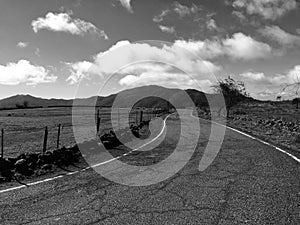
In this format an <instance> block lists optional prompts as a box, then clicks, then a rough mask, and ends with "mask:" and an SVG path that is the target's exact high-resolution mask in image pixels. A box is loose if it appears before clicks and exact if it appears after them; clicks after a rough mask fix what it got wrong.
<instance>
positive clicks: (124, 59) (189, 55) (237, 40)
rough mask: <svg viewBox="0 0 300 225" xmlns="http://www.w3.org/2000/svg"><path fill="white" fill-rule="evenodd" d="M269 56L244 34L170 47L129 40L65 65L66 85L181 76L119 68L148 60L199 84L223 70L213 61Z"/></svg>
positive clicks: (262, 45) (265, 47)
mask: <svg viewBox="0 0 300 225" xmlns="http://www.w3.org/2000/svg"><path fill="white" fill-rule="evenodd" d="M270 52H271V48H270V47H269V45H267V44H265V43H261V42H258V41H256V40H254V39H252V38H251V37H250V36H246V35H244V34H242V33H236V34H234V35H233V36H232V37H227V38H225V39H218V38H214V39H212V40H208V39H207V40H204V41H201V40H199V41H194V40H189V41H185V40H176V41H175V42H174V43H173V44H170V45H167V44H162V45H153V44H149V43H131V42H130V41H128V40H122V41H119V42H117V43H116V44H114V45H113V46H111V47H110V48H109V49H108V50H107V51H104V52H100V53H98V54H97V55H95V56H94V57H93V60H92V61H80V62H74V63H67V64H66V65H67V67H68V69H69V70H70V76H69V77H68V79H67V81H68V82H69V83H71V84H74V83H78V82H80V81H81V80H82V79H84V78H90V77H91V75H95V74H98V75H99V76H101V77H103V78H105V77H108V76H109V75H111V74H114V73H122V74H126V75H130V76H129V78H126V79H129V80H134V79H137V78H138V80H140V78H139V77H140V76H141V74H144V75H143V76H141V77H142V78H145V76H146V75H149V77H152V78H153V77H155V76H156V75H158V74H161V75H166V77H167V78H168V79H169V78H170V76H172V75H170V76H169V74H177V75H178V72H174V71H170V70H169V69H167V70H165V69H164V70H160V71H157V70H155V71H154V66H153V64H152V65H151V66H149V67H148V69H147V70H145V67H143V68H144V69H143V70H135V71H126V70H122V71H121V70H120V68H123V67H124V66H128V65H131V64H132V63H135V62H142V61H149V60H150V61H153V62H156V63H157V62H164V63H167V64H170V65H172V66H174V67H177V68H180V69H181V70H182V71H184V72H186V73H189V74H192V75H193V76H196V77H198V78H199V77H200V78H201V79H200V78H199V80H205V79H203V77H206V78H207V76H208V75H211V73H214V72H219V71H220V70H221V67H220V66H219V65H217V64H216V63H214V62H212V61H211V60H212V59H215V58H218V57H221V56H227V57H229V58H232V59H241V60H253V59H257V58H263V57H266V56H267V55H268V54H269V53H270ZM156 67H160V68H161V65H159V66H157V65H156ZM167 74H168V75H167ZM154 75H155V76H154ZM174 77H175V76H174ZM126 79H125V81H126ZM162 79H163V78H162ZM124 84H125V83H124Z"/></svg>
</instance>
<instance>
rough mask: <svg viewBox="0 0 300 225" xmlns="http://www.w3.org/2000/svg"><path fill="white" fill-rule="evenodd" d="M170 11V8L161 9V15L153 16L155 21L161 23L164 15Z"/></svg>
mask: <svg viewBox="0 0 300 225" xmlns="http://www.w3.org/2000/svg"><path fill="white" fill-rule="evenodd" d="M169 13H170V10H169V9H166V10H163V11H161V13H160V14H159V15H156V16H154V17H153V22H155V23H160V22H162V21H163V20H164V17H165V16H166V15H168V14H169Z"/></svg>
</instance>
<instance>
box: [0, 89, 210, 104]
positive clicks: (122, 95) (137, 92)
mask: <svg viewBox="0 0 300 225" xmlns="http://www.w3.org/2000/svg"><path fill="white" fill-rule="evenodd" d="M144 93H147V96H149V97H147V98H144V99H142V100H141V101H138V102H132V101H134V99H135V97H136V96H142V95H143V94H144ZM157 93H159V94H160V96H161V97H162V98H158V97H154V96H156V95H157ZM186 93H187V94H188V95H189V96H190V98H191V99H192V101H193V102H194V104H195V105H196V106H203V105H207V99H206V98H213V97H214V95H212V94H205V93H203V92H201V91H198V90H195V89H188V90H181V89H170V88H164V87H161V86H156V85H149V86H142V87H137V88H132V89H127V90H124V91H121V92H119V93H118V94H112V95H109V96H106V97H102V96H93V97H90V98H80V99H74V100H66V99H43V98H38V97H33V96H31V95H16V96H12V97H9V98H5V99H2V100H0V109H12V108H28V107H44V108H46V107H63V106H69V107H70V106H72V105H73V104H74V105H77V106H94V105H95V102H96V101H97V103H96V105H97V106H101V107H111V106H112V104H113V103H114V101H115V98H116V96H118V99H119V100H120V103H121V104H120V105H119V107H128V106H130V105H132V104H134V103H135V104H134V107H145V108H169V107H170V104H169V103H168V102H167V101H166V100H170V101H171V102H172V101H173V102H176V105H177V107H180V108H185V107H191V104H189V103H188V102H187V101H186V100H185V96H186Z"/></svg>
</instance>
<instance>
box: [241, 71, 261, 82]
mask: <svg viewBox="0 0 300 225" xmlns="http://www.w3.org/2000/svg"><path fill="white" fill-rule="evenodd" d="M240 76H241V77H244V78H247V79H250V80H255V81H261V80H264V79H266V77H265V74H264V73H255V72H245V73H242V74H240Z"/></svg>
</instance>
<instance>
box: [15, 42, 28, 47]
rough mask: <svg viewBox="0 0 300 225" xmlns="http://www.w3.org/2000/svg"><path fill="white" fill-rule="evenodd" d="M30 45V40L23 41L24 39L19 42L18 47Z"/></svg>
mask: <svg viewBox="0 0 300 225" xmlns="http://www.w3.org/2000/svg"><path fill="white" fill-rule="evenodd" d="M28 45H29V43H28V42H22V41H20V42H19V43H18V44H17V47H18V48H26V47H27V46H28Z"/></svg>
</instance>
